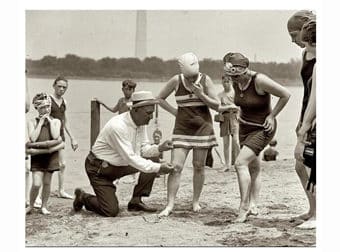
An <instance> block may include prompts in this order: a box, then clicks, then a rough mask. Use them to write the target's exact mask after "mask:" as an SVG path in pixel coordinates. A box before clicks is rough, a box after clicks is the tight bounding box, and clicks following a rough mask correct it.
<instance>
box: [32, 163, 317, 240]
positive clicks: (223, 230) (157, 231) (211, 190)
mask: <svg viewBox="0 0 340 252" xmlns="http://www.w3.org/2000/svg"><path fill="white" fill-rule="evenodd" d="M262 167H263V168H262V170H263V173H262V181H263V186H262V191H261V201H260V204H259V208H260V214H259V215H258V216H250V217H249V220H248V221H247V222H246V223H242V224H234V223H232V220H233V219H234V218H235V216H236V211H237V208H238V204H239V191H238V184H237V176H236V172H235V171H229V172H223V168H222V167H221V166H220V165H218V164H217V165H216V167H214V168H207V169H206V180H205V186H204V188H203V192H202V195H201V205H202V207H203V208H202V211H201V212H200V213H194V212H192V211H191V199H192V167H190V166H188V167H186V168H185V169H184V171H183V175H182V181H181V187H180V189H179V192H178V195H177V201H176V203H177V204H176V206H175V210H174V212H173V213H172V214H171V215H170V216H169V217H168V218H162V219H159V218H158V217H157V214H148V213H136V212H128V211H127V203H128V201H129V199H130V197H131V193H132V189H133V184H128V183H124V180H122V181H121V182H120V183H119V185H118V189H117V195H118V199H119V203H120V213H119V215H118V216H117V217H115V218H104V217H100V216H98V215H96V214H94V213H92V212H88V211H86V210H82V211H81V212H79V213H74V212H73V210H72V200H66V199H59V198H57V197H56V196H55V194H54V193H52V195H51V198H50V200H49V209H50V210H51V212H52V214H51V215H49V216H43V215H42V214H40V213H39V211H38V210H35V211H34V212H33V213H32V214H30V215H28V216H26V246H160V247H162V246H227V247H249V246H250V247H257V246H266V247H267V246H270V247H276V246H279V247H281V246H283V247H287V246H293V247H310V246H315V243H316V237H315V236H316V230H300V229H298V228H296V226H298V225H299V224H301V223H302V221H301V220H299V219H294V218H292V217H294V216H297V215H299V214H301V213H303V212H304V211H305V210H306V209H307V200H306V199H305V196H304V193H303V189H302V187H301V185H300V183H299V181H298V177H297V175H296V173H295V170H294V160H292V159H285V160H278V161H272V162H263V163H262ZM74 169H82V176H76V175H75V174H76V173H73V172H71V171H69V172H68V175H69V176H73V177H72V178H71V180H72V181H74V182H73V183H68V184H67V186H68V188H67V191H69V192H72V191H73V189H74V187H75V186H78V185H79V186H81V185H83V188H84V189H85V190H86V191H91V187H90V186H89V182H88V181H87V177H86V176H85V172H84V168H83V167H77V168H75V167H74ZM54 176H55V178H54V180H55V181H56V177H57V176H56V174H55V175H54ZM68 180H70V178H68ZM144 201H145V202H146V203H148V204H150V205H153V206H156V207H158V208H159V210H161V209H162V208H163V207H164V206H165V204H166V186H165V184H164V176H161V177H160V178H157V179H156V180H155V183H154V187H153V191H152V194H151V196H150V197H149V198H145V200H144Z"/></svg>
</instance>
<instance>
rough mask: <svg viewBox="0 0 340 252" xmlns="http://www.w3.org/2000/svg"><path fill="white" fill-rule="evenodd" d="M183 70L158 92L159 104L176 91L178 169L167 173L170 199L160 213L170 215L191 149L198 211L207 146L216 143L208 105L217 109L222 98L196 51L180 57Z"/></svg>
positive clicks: (175, 154) (174, 155) (175, 157)
mask: <svg viewBox="0 0 340 252" xmlns="http://www.w3.org/2000/svg"><path fill="white" fill-rule="evenodd" d="M178 63H179V66H180V70H181V74H179V75H175V76H174V77H172V78H171V79H170V80H169V82H168V83H167V84H166V86H165V87H164V88H163V90H162V91H161V92H160V94H159V95H158V98H159V100H160V105H161V106H162V107H163V108H164V109H166V110H168V111H169V112H172V113H174V112H173V110H172V111H171V110H169V109H167V108H166V106H164V100H165V99H166V98H167V97H168V96H169V95H170V94H171V93H172V92H175V97H176V102H177V106H178V110H177V112H175V113H176V122H175V128H174V130H173V138H172V141H173V146H174V149H173V151H172V155H171V159H172V161H171V163H172V164H173V165H174V166H175V171H174V172H173V173H171V174H169V177H168V202H167V206H166V208H165V209H164V210H163V211H162V212H161V213H160V214H159V216H168V215H169V214H170V213H171V212H172V210H173V207H174V203H175V197H176V194H177V191H178V188H179V184H180V177H181V172H182V169H183V165H184V163H185V160H186V158H187V155H188V153H189V151H190V150H191V149H192V150H193V167H194V176H193V189H194V192H193V203H192V207H193V211H194V212H199V211H200V209H201V207H200V205H199V197H200V194H201V192H202V188H203V183H204V166H205V162H206V157H207V153H208V150H209V149H210V148H212V147H213V146H216V145H217V142H216V137H215V134H214V130H213V125H212V119H211V115H210V111H209V107H210V108H213V109H215V110H217V109H218V107H219V101H218V98H217V95H216V93H215V92H214V87H213V83H212V81H211V79H210V77H209V76H207V75H205V74H202V73H200V72H199V65H198V58H197V57H196V55H194V54H193V53H186V54H183V55H182V56H180V57H179V59H178Z"/></svg>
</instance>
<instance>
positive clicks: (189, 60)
mask: <svg viewBox="0 0 340 252" xmlns="http://www.w3.org/2000/svg"><path fill="white" fill-rule="evenodd" d="M178 65H179V68H180V70H181V72H182V74H184V76H194V75H197V74H198V73H199V64H198V58H197V56H196V55H195V54H194V53H192V52H188V53H185V54H183V55H181V56H179V57H178Z"/></svg>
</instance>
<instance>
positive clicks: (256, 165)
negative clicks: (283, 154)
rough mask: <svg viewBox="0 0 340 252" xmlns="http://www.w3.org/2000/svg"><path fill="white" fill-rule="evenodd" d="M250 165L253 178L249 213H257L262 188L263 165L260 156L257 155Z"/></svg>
mask: <svg viewBox="0 0 340 252" xmlns="http://www.w3.org/2000/svg"><path fill="white" fill-rule="evenodd" d="M248 166H249V173H250V178H251V183H250V198H249V210H250V212H249V214H253V215H257V214H258V209H257V203H258V200H259V195H260V189H261V167H260V159H259V157H256V158H255V159H254V160H253V161H251V162H250V163H249V165H248Z"/></svg>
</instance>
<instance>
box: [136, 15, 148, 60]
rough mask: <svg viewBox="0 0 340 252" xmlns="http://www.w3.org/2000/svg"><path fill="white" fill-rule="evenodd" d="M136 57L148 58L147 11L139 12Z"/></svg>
mask: <svg viewBox="0 0 340 252" xmlns="http://www.w3.org/2000/svg"><path fill="white" fill-rule="evenodd" d="M135 57H137V58H139V59H144V58H145V57H146V10H138V11H137V18H136V45H135Z"/></svg>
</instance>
